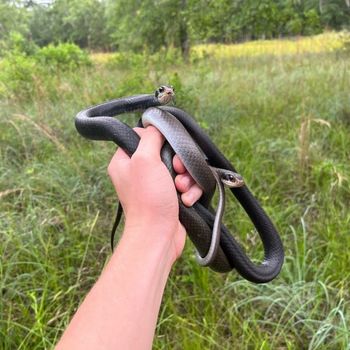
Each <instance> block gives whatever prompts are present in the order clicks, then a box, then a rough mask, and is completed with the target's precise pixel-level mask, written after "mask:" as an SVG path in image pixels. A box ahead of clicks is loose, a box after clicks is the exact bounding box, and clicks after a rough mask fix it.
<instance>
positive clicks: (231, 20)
mask: <svg viewBox="0 0 350 350" xmlns="http://www.w3.org/2000/svg"><path fill="white" fill-rule="evenodd" d="M349 27H350V0H276V1H272V0H55V1H52V0H23V1H20V0H0V41H2V42H4V41H6V40H7V39H8V38H9V36H10V35H11V33H13V32H16V33H19V34H21V35H22V36H23V37H24V38H26V39H27V40H30V41H32V42H33V43H34V44H36V45H38V46H41V47H42V46H45V45H47V44H49V43H59V42H73V43H75V44H77V45H79V46H80V47H82V48H88V49H90V50H96V51H100V50H134V51H140V50H148V51H150V52H154V51H157V50H159V49H160V48H161V47H170V46H171V47H178V48H181V50H182V52H183V54H184V55H186V54H187V53H188V50H189V47H190V45H191V44H193V43H198V42H205V43H206V42H215V43H218V42H220V43H232V42H238V41H243V40H252V39H270V38H276V37H284V36H295V35H312V34H317V33H320V32H322V31H323V30H325V29H332V30H341V29H344V28H349Z"/></svg>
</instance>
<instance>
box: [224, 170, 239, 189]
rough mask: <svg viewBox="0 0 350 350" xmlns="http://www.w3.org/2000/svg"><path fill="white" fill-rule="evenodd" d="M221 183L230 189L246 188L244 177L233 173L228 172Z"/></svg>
mask: <svg viewBox="0 0 350 350" xmlns="http://www.w3.org/2000/svg"><path fill="white" fill-rule="evenodd" d="M221 181H222V182H223V183H224V184H225V185H226V186H228V187H242V186H244V180H243V177H242V176H241V175H239V174H237V173H235V172H233V171H226V172H225V173H224V174H223V175H222V176H221Z"/></svg>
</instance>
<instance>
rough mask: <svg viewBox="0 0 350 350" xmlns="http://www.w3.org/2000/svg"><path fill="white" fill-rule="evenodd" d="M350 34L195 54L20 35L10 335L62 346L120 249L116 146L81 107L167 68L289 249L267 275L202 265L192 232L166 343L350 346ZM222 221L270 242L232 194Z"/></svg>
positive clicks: (10, 344)
mask: <svg viewBox="0 0 350 350" xmlns="http://www.w3.org/2000/svg"><path fill="white" fill-rule="evenodd" d="M19 41H20V40H19ZM348 43H349V38H348V36H347V35H346V33H343V34H328V35H325V36H317V37H312V38H309V39H299V40H278V41H263V42H254V43H247V44H241V45H226V46H213V45H209V46H203V45H202V46H198V47H194V49H193V50H192V54H191V57H190V59H189V61H188V62H187V63H185V62H183V60H182V58H181V54H180V53H179V52H177V51H176V50H173V51H167V52H165V51H164V52H160V53H156V54H153V55H148V54H147V53H140V54H134V55H132V54H129V55H126V54H125V55H123V54H121V53H118V54H117V55H108V54H96V55H93V56H92V57H91V59H90V60H87V59H86V57H85V56H84V54H83V53H81V52H80V51H79V50H78V49H77V48H76V47H75V48H74V47H73V46H59V47H58V48H54V47H52V46H51V47H49V48H46V49H41V50H40V49H37V48H35V49H34V50H31V49H28V48H23V45H22V46H21V45H20V44H18V43H17V44H18V45H17V46H16V45H14V48H13V49H12V51H10V53H8V54H7V56H6V57H5V58H3V60H2V61H1V62H0V66H1V67H0V68H1V69H0V94H1V106H0V108H1V115H0V128H1V134H0V256H1V260H0V291H1V299H0V348H1V349H4V350H10V349H31V350H33V349H50V348H52V346H53V345H54V344H55V342H57V340H58V338H59V336H60V334H61V332H62V331H63V330H64V329H65V327H66V325H67V324H68V322H69V319H70V317H71V316H72V314H73V313H74V312H75V310H76V308H77V306H78V304H79V302H81V300H82V298H83V297H84V295H85V294H86V293H87V291H88V290H89V288H90V287H91V285H92V284H93V283H94V281H95V280H96V278H97V277H98V275H99V274H100V271H101V269H102V268H103V266H104V264H105V262H106V261H107V260H108V258H109V256H110V249H109V232H110V229H111V223H112V220H113V217H114V211H115V206H116V197H115V193H114V191H113V189H112V185H111V183H110V181H109V179H108V177H107V174H106V168H107V164H108V162H109V160H110V159H111V156H112V154H113V152H114V151H115V147H114V146H113V144H111V143H107V142H89V141H87V140H85V139H83V138H81V137H80V136H79V135H78V133H77V132H76V130H75V128H74V116H75V114H76V113H77V112H78V111H79V110H81V109H82V108H84V107H86V106H88V105H91V104H95V103H99V102H102V101H104V100H108V99H111V98H116V97H119V96H126V95H128V94H133V93H143V92H146V93H147V92H150V91H153V90H154V89H155V87H157V86H158V85H159V84H161V83H170V84H173V85H175V87H176V89H177V91H178V93H177V102H176V103H177V104H178V105H179V106H180V107H183V108H185V109H186V110H188V111H189V112H190V113H191V114H192V115H194V116H195V117H196V118H197V120H198V121H199V122H200V124H201V125H202V127H204V128H205V129H206V130H207V132H208V133H209V135H210V136H211V137H212V139H213V140H214V141H215V142H216V143H217V145H218V146H219V147H220V149H221V150H222V151H223V152H224V153H225V154H226V155H227V157H229V159H231V161H232V163H233V164H234V165H235V166H236V167H237V169H238V170H239V172H241V173H242V174H243V176H244V177H245V179H246V181H247V183H248V185H249V187H250V188H251V189H252V191H253V193H255V195H256V196H257V197H258V198H259V200H260V201H261V203H262V205H263V207H264V208H265V209H266V211H267V212H268V214H269V215H270V216H271V218H272V219H273V221H274V222H275V224H276V226H277V227H278V229H279V231H280V233H281V236H282V239H283V242H284V245H285V249H286V260H285V264H284V267H283V270H282V272H281V274H280V276H279V277H278V278H277V279H276V280H274V281H273V282H272V283H269V284H266V285H254V284H251V283H249V282H247V281H244V280H242V278H240V277H239V276H238V275H237V274H236V273H235V272H233V273H230V274H227V275H221V274H217V273H214V272H212V271H211V270H208V269H204V268H200V267H199V266H198V265H197V264H196V262H195V259H194V254H193V246H192V245H191V244H190V243H189V242H188V244H187V247H186V250H185V253H184V255H183V257H182V258H181V259H180V260H179V261H178V263H177V264H176V266H175V268H174V270H173V272H172V275H171V279H170V281H169V283H168V286H167V289H166V294H165V297H164V300H163V305H162V309H161V314H160V319H159V323H158V328H157V334H156V338H155V347H154V348H155V349H186V350H187V349H188V350H193V349H261V350H262V349H264V350H266V349H349V344H350V339H349V337H350V336H349V334H350V329H349V327H350V326H349V325H350V314H349V312H350V310H349V305H350V304H349V300H350V295H349V290H350V283H349V277H350V276H349V275H350V273H349V268H348V267H349V266H350V253H349V249H348V247H349V244H350V236H349V222H350V212H349V200H350V186H349V176H350V163H349V157H350V137H349V134H350V103H349V91H350V76H349V72H350V60H349V57H350V56H349V51H348V49H347V48H348V47H349V45H348ZM16 50H17V51H16ZM9 55H10V56H9ZM69 57H72V58H71V59H70V58H69ZM80 58H81V60H80ZM62 62H63V63H64V67H63V66H62ZM73 62H74V63H76V65H73ZM125 119H126V120H128V121H129V122H130V123H131V124H132V123H134V122H135V119H134V118H130V116H126V117H125ZM225 222H226V223H227V224H228V225H229V226H230V227H231V228H232V231H233V232H234V234H235V235H236V236H237V237H238V238H239V239H240V241H241V243H242V244H243V246H244V247H245V248H246V250H247V251H249V253H250V254H251V255H253V256H254V257H256V258H257V259H258V258H261V245H260V243H259V239H258V237H257V235H256V233H255V232H254V230H253V229H252V226H251V224H250V223H249V220H248V219H247V218H246V217H245V215H244V214H243V213H242V211H241V210H240V209H239V207H238V205H237V203H236V202H235V201H234V200H233V199H231V200H230V202H229V204H228V208H227V211H226V216H225Z"/></svg>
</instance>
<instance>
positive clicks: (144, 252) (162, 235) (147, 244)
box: [120, 218, 177, 267]
mask: <svg viewBox="0 0 350 350" xmlns="http://www.w3.org/2000/svg"><path fill="white" fill-rule="evenodd" d="M172 226H174V227H170V225H166V224H165V223H164V222H157V221H154V220H148V219H146V218H142V219H139V220H132V219H126V221H125V227H124V232H123V234H122V237H121V240H120V244H121V245H123V246H127V247H128V248H127V249H128V250H129V251H130V250H133V251H134V254H135V255H140V256H143V257H145V258H148V257H150V258H152V257H157V258H159V259H162V260H163V259H164V261H165V262H166V263H167V264H170V267H171V266H172V265H173V263H174V262H175V261H176V259H177V254H176V249H175V247H174V236H175V235H176V233H177V232H176V228H175V225H172Z"/></svg>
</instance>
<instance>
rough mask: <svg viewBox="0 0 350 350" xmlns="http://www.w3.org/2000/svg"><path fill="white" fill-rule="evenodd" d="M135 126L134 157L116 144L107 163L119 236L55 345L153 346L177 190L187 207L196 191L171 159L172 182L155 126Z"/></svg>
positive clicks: (170, 255)
mask: <svg viewBox="0 0 350 350" xmlns="http://www.w3.org/2000/svg"><path fill="white" fill-rule="evenodd" d="M135 130H136V132H137V133H138V134H139V135H140V137H141V141H140V144H139V146H138V148H137V150H136V152H135V153H134V155H133V156H132V157H131V158H129V157H128V156H127V154H126V153H125V152H124V151H123V150H122V149H118V150H117V152H116V153H115V155H114V156H113V158H112V160H111V162H110V164H109V167H108V174H109V176H110V178H111V180H112V183H113V185H114V187H115V189H116V192H117V193H118V197H119V200H120V201H121V203H122V205H123V209H124V213H125V228H124V232H123V235H122V237H121V239H120V241H119V243H118V246H117V248H116V250H115V251H114V253H113V255H112V257H111V259H110V261H109V262H108V264H107V266H106V267H105V269H104V271H103V272H102V274H101V276H100V278H99V279H98V281H97V282H96V284H95V285H94V286H93V288H92V289H91V290H90V292H89V293H88V295H87V296H86V298H85V300H84V301H83V303H82V304H81V305H80V307H79V309H78V310H77V312H76V314H75V315H74V317H73V319H72V320H71V322H70V324H69V325H68V328H67V329H66V331H65V332H64V334H63V336H62V338H61V340H60V342H59V343H58V344H57V346H56V349H77V350H79V349H85V350H88V349H133V350H144V349H151V348H152V342H153V336H154V332H155V327H156V322H157V316H158V313H159V308H160V303H161V299H162V296H163V292H164V288H165V285H166V281H167V278H168V276H169V273H170V270H171V267H172V266H173V264H174V263H175V261H176V260H177V258H178V257H179V256H180V255H181V253H182V251H183V248H184V245H185V238H186V233H185V229H184V228H183V226H182V225H181V223H180V221H179V206H178V200H177V195H176V189H177V190H178V191H179V192H181V193H182V195H181V199H182V201H183V202H184V204H185V205H187V206H191V205H193V203H194V202H195V201H197V200H198V199H199V197H200V196H201V194H202V191H201V189H200V188H199V186H198V185H197V184H196V183H195V182H194V180H193V179H192V178H191V176H190V175H189V174H188V172H187V171H186V169H185V168H184V166H183V164H182V163H181V161H180V160H179V158H178V157H177V156H175V157H174V160H173V165H174V168H175V171H176V172H177V173H178V175H177V177H176V179H175V185H174V182H173V180H172V178H171V176H170V174H169V172H168V170H167V169H166V167H165V165H164V164H163V163H162V162H161V159H160V150H161V147H162V145H163V142H164V139H163V136H162V135H161V134H160V133H159V131H158V130H157V129H156V128H154V127H153V126H149V127H148V128H147V129H139V128H136V129H135ZM140 183H141V185H140Z"/></svg>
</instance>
